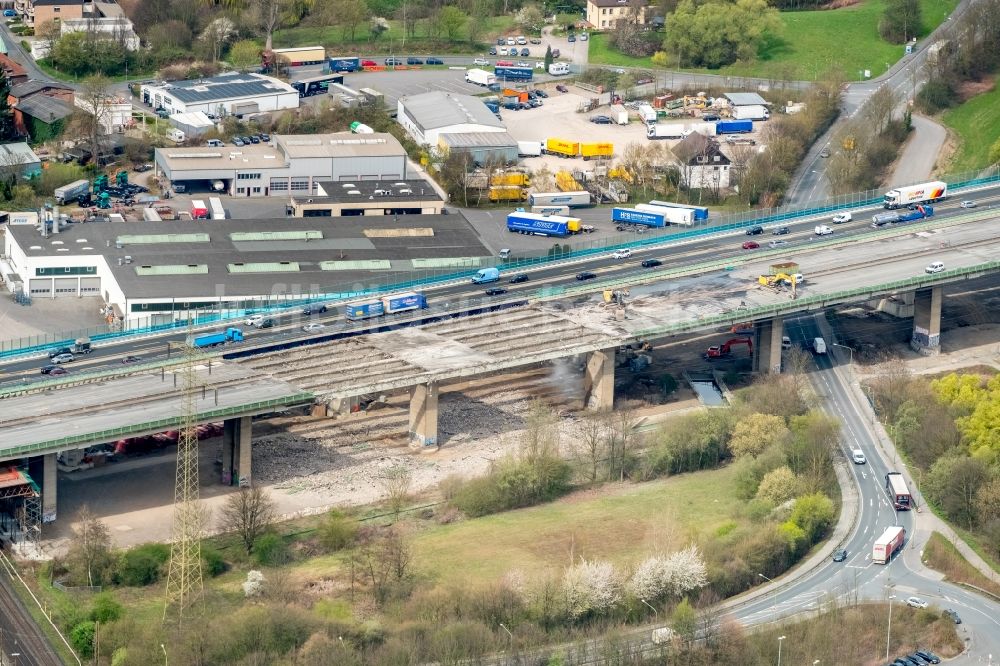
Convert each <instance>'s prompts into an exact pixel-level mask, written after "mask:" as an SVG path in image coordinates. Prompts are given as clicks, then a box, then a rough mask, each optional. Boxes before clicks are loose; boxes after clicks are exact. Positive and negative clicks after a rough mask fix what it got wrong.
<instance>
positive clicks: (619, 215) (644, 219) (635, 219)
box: [611, 208, 667, 228]
mask: <svg viewBox="0 0 1000 666" xmlns="http://www.w3.org/2000/svg"><path fill="white" fill-rule="evenodd" d="M611 221H612V222H629V223H631V224H642V225H645V226H647V227H657V228H659V227H665V226H667V218H666V216H664V215H661V214H659V213H651V212H649V211H644V210H636V209H634V208H612V209H611Z"/></svg>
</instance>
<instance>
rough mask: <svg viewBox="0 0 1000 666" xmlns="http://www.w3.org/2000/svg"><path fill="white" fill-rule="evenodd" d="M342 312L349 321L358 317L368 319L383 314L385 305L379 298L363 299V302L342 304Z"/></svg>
mask: <svg viewBox="0 0 1000 666" xmlns="http://www.w3.org/2000/svg"><path fill="white" fill-rule="evenodd" d="M344 314H345V315H347V319H348V320H349V321H356V320H358V319H368V318H369V317H378V316H381V315H383V314H385V306H384V305H383V304H382V301H380V300H374V301H365V302H363V303H348V304H347V305H345V306H344Z"/></svg>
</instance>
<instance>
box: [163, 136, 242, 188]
mask: <svg viewBox="0 0 1000 666" xmlns="http://www.w3.org/2000/svg"><path fill="white" fill-rule="evenodd" d="M233 145H234V146H242V145H243V139H241V138H240V137H238V136H234V137H233ZM174 189H177V188H176V187H175V188H174Z"/></svg>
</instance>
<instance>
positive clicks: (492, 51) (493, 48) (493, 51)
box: [490, 46, 497, 56]
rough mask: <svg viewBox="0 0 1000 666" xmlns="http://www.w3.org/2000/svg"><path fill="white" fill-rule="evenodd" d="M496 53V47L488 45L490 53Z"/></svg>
mask: <svg viewBox="0 0 1000 666" xmlns="http://www.w3.org/2000/svg"><path fill="white" fill-rule="evenodd" d="M496 54H497V47H495V46H491V47H490V55H494V56H495V55H496Z"/></svg>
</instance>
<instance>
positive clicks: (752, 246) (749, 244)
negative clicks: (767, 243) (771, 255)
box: [743, 241, 760, 250]
mask: <svg viewBox="0 0 1000 666" xmlns="http://www.w3.org/2000/svg"><path fill="white" fill-rule="evenodd" d="M759 247H760V243H757V242H754V241H743V249H744V250H756V249H757V248H759Z"/></svg>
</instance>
